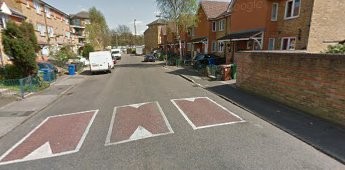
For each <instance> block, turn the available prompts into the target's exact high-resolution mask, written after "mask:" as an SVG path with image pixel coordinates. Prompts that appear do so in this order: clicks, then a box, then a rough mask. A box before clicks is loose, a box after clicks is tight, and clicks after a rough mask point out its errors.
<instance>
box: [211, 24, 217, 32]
mask: <svg viewBox="0 0 345 170" xmlns="http://www.w3.org/2000/svg"><path fill="white" fill-rule="evenodd" d="M212 31H213V32H216V31H217V23H216V22H212Z"/></svg>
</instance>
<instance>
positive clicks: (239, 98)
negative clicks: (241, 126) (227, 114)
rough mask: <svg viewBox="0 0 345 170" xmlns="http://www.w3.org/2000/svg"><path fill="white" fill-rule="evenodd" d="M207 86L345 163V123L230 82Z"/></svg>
mask: <svg viewBox="0 0 345 170" xmlns="http://www.w3.org/2000/svg"><path fill="white" fill-rule="evenodd" d="M207 90H209V91H211V92H214V93H216V94H220V95H222V96H225V97H226V98H228V99H230V100H232V101H233V102H235V103H237V104H239V105H241V106H243V107H244V108H246V109H248V110H249V111H251V112H252V113H253V114H255V115H256V116H258V117H260V118H262V119H264V120H266V121H268V122H271V123H272V124H274V125H276V126H277V127H279V128H281V129H282V130H284V131H287V132H289V133H290V134H292V135H294V136H296V137H297V138H299V139H301V140H303V141H305V142H307V143H309V144H311V145H312V146H314V147H315V148H317V149H319V150H321V151H323V152H324V153H326V154H328V155H330V156H332V157H334V158H335V159H337V160H339V161H341V162H342V163H344V162H345V130H344V128H343V127H340V126H337V125H334V124H332V123H330V122H327V121H325V120H322V119H320V118H317V117H314V116H312V115H309V114H307V113H304V112H302V111H298V110H295V109H292V108H290V107H288V106H285V105H283V104H280V103H277V102H275V101H272V100H269V99H266V98H263V97H259V96H255V95H252V94H249V93H246V92H244V91H241V90H239V89H237V88H236V87H231V86H229V85H221V86H215V87H209V88H207Z"/></svg>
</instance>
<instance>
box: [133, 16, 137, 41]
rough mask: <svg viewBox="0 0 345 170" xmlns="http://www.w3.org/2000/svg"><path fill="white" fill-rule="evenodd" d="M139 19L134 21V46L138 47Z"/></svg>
mask: <svg viewBox="0 0 345 170" xmlns="http://www.w3.org/2000/svg"><path fill="white" fill-rule="evenodd" d="M136 22H137V19H134V41H133V45H134V46H135V45H136V38H137V24H136Z"/></svg>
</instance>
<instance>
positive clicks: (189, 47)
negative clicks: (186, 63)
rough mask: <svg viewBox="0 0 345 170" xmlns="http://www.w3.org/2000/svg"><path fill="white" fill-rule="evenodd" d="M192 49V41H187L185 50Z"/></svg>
mask: <svg viewBox="0 0 345 170" xmlns="http://www.w3.org/2000/svg"><path fill="white" fill-rule="evenodd" d="M191 50H192V43H187V51H191Z"/></svg>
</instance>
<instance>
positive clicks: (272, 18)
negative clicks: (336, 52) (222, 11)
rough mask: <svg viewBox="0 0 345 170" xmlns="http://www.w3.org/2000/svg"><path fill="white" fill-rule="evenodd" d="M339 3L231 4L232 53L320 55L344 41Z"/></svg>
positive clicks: (278, 0) (247, 0)
mask: <svg viewBox="0 0 345 170" xmlns="http://www.w3.org/2000/svg"><path fill="white" fill-rule="evenodd" d="M343 9H345V1H343V0H233V1H232V2H231V5H230V6H229V11H230V13H231V24H230V31H231V32H230V34H228V35H226V36H224V37H221V38H219V40H221V41H225V42H226V41H228V42H232V44H233V50H234V51H238V50H289V51H291V50H294V51H296V50H298V51H304V52H311V53H319V52H321V51H324V50H325V49H326V47H327V46H328V45H330V44H332V43H335V42H339V41H341V40H344V39H345V31H343V28H344V26H345V22H339V19H340V18H339V16H344V15H345V12H344V10H343Z"/></svg>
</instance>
